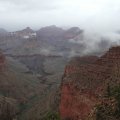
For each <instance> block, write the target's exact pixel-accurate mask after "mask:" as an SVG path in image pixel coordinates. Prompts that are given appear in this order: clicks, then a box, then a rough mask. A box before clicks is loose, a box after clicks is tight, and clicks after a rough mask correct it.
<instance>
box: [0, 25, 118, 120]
mask: <svg viewBox="0 0 120 120" xmlns="http://www.w3.org/2000/svg"><path fill="white" fill-rule="evenodd" d="M119 45H120V33H119V30H118V31H115V32H112V33H111V32H109V34H98V33H97V32H96V33H95V32H87V31H86V30H84V29H81V28H79V27H70V28H67V29H65V28H61V27H57V26H55V25H52V26H46V27H42V28H40V29H39V30H33V29H32V28H30V27H26V28H25V29H22V30H17V31H12V32H11V31H7V30H5V29H4V28H1V29H0V49H1V50H0V51H1V53H0V104H1V106H2V103H4V102H5V103H4V106H3V107H4V109H5V110H7V109H8V108H7V106H10V107H9V111H10V116H12V119H11V120H13V119H16V120H46V118H45V116H46V115H47V114H48V113H49V112H51V111H52V113H55V115H56V114H57V113H59V112H60V115H61V117H62V118H66V117H71V118H70V120H71V119H73V120H79V119H76V116H77V115H76V116H75V118H74V115H72V114H71V116H69V113H71V111H69V110H68V108H69V104H68V108H67V107H66V106H67V104H66V101H67V100H68V101H69V102H70V103H71V105H73V106H74V101H73V102H72V101H71V100H72V99H73V98H74V96H72V95H71V93H70V94H69V92H68V91H67V90H69V89H68V88H69V86H67V87H66V83H67V84H69V79H70V84H72V83H71V79H72V78H74V77H75V79H76V76H77V75H76V74H77V73H79V72H81V70H82V72H83V74H84V72H85V73H88V74H89V71H84V70H85V69H87V68H89V67H85V69H84V66H82V67H81V64H89V65H91V64H92V65H93V64H95V65H96V60H98V61H99V59H100V58H99V57H100V56H102V55H104V54H105V53H106V51H108V49H109V48H110V47H113V48H114V47H115V46H119ZM116 51H117V52H118V53H119V49H118V50H115V51H114V50H113V56H116V55H118V53H116ZM111 54H112V53H111ZM111 54H109V55H111ZM118 56H119V55H118ZM113 58H114V57H113ZM106 59H107V60H108V58H106V57H105V60H106ZM103 61H104V60H103ZM108 62H109V61H108ZM97 64H98V63H97ZM89 65H88V66H89ZM95 65H93V68H92V67H90V68H89V69H90V70H93V69H94V66H95ZM102 65H103V64H102ZM103 66H104V65H103ZM79 67H80V68H79ZM99 67H100V66H99ZM99 69H100V70H101V69H102V66H101V67H100V68H99ZM99 69H98V71H97V73H98V74H99ZM103 69H104V67H103ZM103 69H102V70H103ZM104 70H106V71H107V68H106V67H105V69H104ZM94 71H95V70H93V72H94ZM74 72H75V76H74ZM82 72H81V73H80V74H82ZM103 72H104V71H103ZM72 75H73V76H72ZM69 76H71V78H69ZM93 76H95V75H93ZM101 76H103V74H102V75H101ZM82 77H83V76H82ZM87 77H90V75H88V76H87ZM80 78H81V77H80V76H79V75H78V77H77V79H80ZM85 79H87V78H85ZM90 79H92V78H90ZM100 79H101V78H100ZM104 79H105V78H104ZM66 81H67V82H66ZM80 82H81V81H80ZM86 82H87V81H85V83H86ZM98 82H99V81H98ZM64 84H65V86H64ZM74 84H75V85H76V84H77V85H78V86H79V80H78V83H77V82H75V83H74V81H73V85H74ZM82 84H84V81H83V83H81V85H82ZM86 85H87V84H86ZM86 85H85V86H86ZM83 87H84V85H83ZM72 88H73V89H72ZM80 89H81V88H80ZM72 90H73V92H74V87H72V85H71V86H70V91H72ZM64 91H67V92H68V95H66V94H64ZM78 91H79V90H78ZM62 93H63V94H62ZM76 94H77V90H76ZM76 94H75V95H76ZM85 95H86V93H85ZM84 97H86V96H84V94H83V98H84ZM61 99H62V100H61ZM93 99H94V96H93ZM87 100H88V101H89V102H90V106H88V108H89V109H90V108H91V106H92V105H93V103H92V102H94V100H96V99H94V100H93V101H90V100H89V99H88V98H87ZM72 103H73V104H72ZM64 104H65V106H64ZM80 104H81V103H80ZM12 107H13V108H14V109H13V110H11V109H12ZM1 109H2V108H1ZM76 109H77V108H76V107H75V108H74V110H75V111H77V110H76ZM79 109H80V114H81V113H82V112H81V108H79ZM86 109H87V108H86V107H85V111H86ZM78 111H79V110H78ZM89 111H90V110H88V111H86V114H85V115H87V113H88V112H89ZM4 113H6V114H5V115H4ZM6 115H8V114H7V112H4V111H2V114H1V116H6ZM52 115H53V114H52ZM1 116H0V117H1ZM79 118H81V116H80V117H79ZM5 120H7V119H5ZM82 120H83V119H82Z"/></svg>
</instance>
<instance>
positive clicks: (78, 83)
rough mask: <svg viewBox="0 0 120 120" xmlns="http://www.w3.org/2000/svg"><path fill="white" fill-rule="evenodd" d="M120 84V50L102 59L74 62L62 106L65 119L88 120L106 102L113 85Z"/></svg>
mask: <svg viewBox="0 0 120 120" xmlns="http://www.w3.org/2000/svg"><path fill="white" fill-rule="evenodd" d="M119 83H120V47H119V46H118V47H112V48H110V49H109V51H108V52H107V53H106V54H105V55H103V56H102V57H100V58H97V57H94V56H92V57H84V58H75V59H73V60H72V61H71V62H70V63H69V64H68V65H67V66H66V69H65V73H64V76H63V80H62V84H61V100H60V105H59V110H60V115H61V118H62V119H63V120H64V119H66V120H67V119H68V120H86V119H87V118H88V116H89V115H90V114H92V112H93V111H94V108H95V105H96V104H97V103H99V102H101V101H102V97H103V96H104V95H105V91H106V89H107V86H108V84H109V85H116V84H119Z"/></svg>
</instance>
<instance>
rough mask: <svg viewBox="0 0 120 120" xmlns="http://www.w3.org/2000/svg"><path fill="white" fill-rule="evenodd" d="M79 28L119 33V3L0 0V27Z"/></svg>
mask: <svg viewBox="0 0 120 120" xmlns="http://www.w3.org/2000/svg"><path fill="white" fill-rule="evenodd" d="M53 24H54V25H57V26H64V27H69V26H79V27H81V28H82V29H87V30H92V31H114V30H120V0H0V28H6V29H9V30H10V29H11V30H15V29H21V28H24V27H26V26H30V27H32V28H34V29H39V28H40V27H41V26H48V25H53Z"/></svg>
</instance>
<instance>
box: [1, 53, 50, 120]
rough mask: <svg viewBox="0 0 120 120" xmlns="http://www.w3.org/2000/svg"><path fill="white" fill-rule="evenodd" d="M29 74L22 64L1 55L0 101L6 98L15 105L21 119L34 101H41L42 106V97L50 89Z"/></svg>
mask: <svg viewBox="0 0 120 120" xmlns="http://www.w3.org/2000/svg"><path fill="white" fill-rule="evenodd" d="M3 68H4V70H3ZM27 73H29V69H27V68H26V67H25V66H24V65H23V64H22V63H19V62H18V61H16V60H13V59H12V58H10V57H6V58H5V57H4V55H2V54H1V57H0V100H1V99H2V98H5V99H6V100H7V101H8V100H9V101H10V103H15V104H14V105H15V107H16V109H18V111H17V116H18V117H20V118H21V117H23V116H22V114H23V113H24V111H25V110H26V109H30V108H31V106H32V104H33V103H34V102H33V101H39V102H40V104H42V102H41V97H42V96H43V95H44V91H45V89H46V88H47V87H48V86H47V85H46V84H41V79H38V78H37V77H36V76H35V75H32V74H27ZM0 104H2V103H0ZM0 109H1V108H0ZM44 109H46V108H44ZM21 119H23V118H21Z"/></svg>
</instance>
